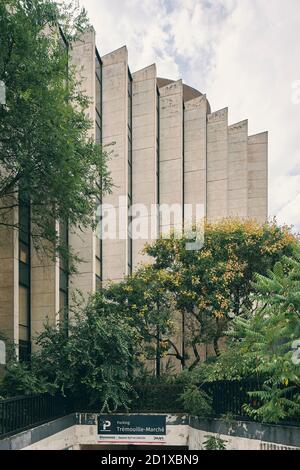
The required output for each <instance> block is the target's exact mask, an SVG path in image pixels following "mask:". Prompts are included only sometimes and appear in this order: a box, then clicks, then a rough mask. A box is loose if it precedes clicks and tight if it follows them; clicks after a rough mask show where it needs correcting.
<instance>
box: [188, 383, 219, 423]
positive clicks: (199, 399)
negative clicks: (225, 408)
mask: <svg viewBox="0 0 300 470" xmlns="http://www.w3.org/2000/svg"><path fill="white" fill-rule="evenodd" d="M181 400H182V402H183V405H184V410H185V411H186V412H187V413H190V414H191V415H194V416H209V415H211V414H212V407H211V405H212V399H211V397H210V396H209V395H208V394H207V393H206V392H204V391H203V390H200V389H199V387H197V386H196V385H189V386H188V387H187V388H186V389H185V390H184V392H183V394H182V395H181Z"/></svg>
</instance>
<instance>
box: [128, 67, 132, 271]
mask: <svg viewBox="0 0 300 470" xmlns="http://www.w3.org/2000/svg"><path fill="white" fill-rule="evenodd" d="M127 140H128V232H127V239H128V253H127V258H128V274H129V275H130V274H132V233H131V223H132V216H131V205H132V76H131V73H130V70H129V69H128V133H127Z"/></svg>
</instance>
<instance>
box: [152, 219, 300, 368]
mask: <svg viewBox="0 0 300 470" xmlns="http://www.w3.org/2000/svg"><path fill="white" fill-rule="evenodd" d="M187 242H188V237H187V236H183V237H177V234H171V237H170V239H165V238H162V239H160V240H158V241H157V242H156V243H154V245H152V246H148V247H146V253H147V254H148V255H150V256H152V257H154V264H153V266H152V268H151V269H152V270H153V271H154V272H157V273H160V277H161V279H164V283H165V285H164V289H165V292H168V293H169V295H172V296H173V299H174V300H175V306H176V310H177V311H180V312H181V314H182V316H183V318H184V322H185V331H186V335H185V336H186V350H189V351H191V352H190V353H189V357H185V358H183V360H182V358H180V357H179V355H178V354H177V351H175V353H176V357H178V358H179V359H181V362H182V364H183V365H184V364H185V362H187V361H186V360H189V364H190V368H191V369H192V368H193V367H196V366H197V365H199V363H200V352H199V346H200V345H201V344H202V345H212V346H213V348H214V352H215V355H216V356H219V354H220V350H221V345H220V340H221V338H222V337H223V336H224V332H225V331H226V329H227V328H228V324H229V323H230V321H231V319H232V317H233V316H235V317H238V316H240V315H242V314H244V313H245V312H247V311H249V310H251V311H254V310H255V309H256V307H257V304H256V302H255V300H253V298H252V293H253V292H254V291H255V286H254V285H253V281H254V279H255V274H256V273H259V274H260V275H266V274H267V272H268V270H269V269H271V268H272V267H273V266H274V264H275V263H276V262H277V261H279V260H280V258H281V257H282V256H283V255H290V254H291V253H292V248H293V246H294V245H295V243H296V238H295V237H294V236H292V235H291V233H290V231H289V229H287V228H286V227H282V228H281V227H278V226H277V225H276V223H275V222H272V223H266V224H264V225H259V224H257V223H255V222H253V221H248V222H246V221H241V220H231V219H228V220H224V221H222V222H220V223H216V224H206V226H205V245H204V247H203V249H202V250H199V251H189V250H187V249H186V245H187ZM191 359H192V361H191ZM235 362H237V361H235ZM237 367H239V365H238V364H237Z"/></svg>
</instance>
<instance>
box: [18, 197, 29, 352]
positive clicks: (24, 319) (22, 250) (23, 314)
mask: <svg viewBox="0 0 300 470" xmlns="http://www.w3.org/2000/svg"><path fill="white" fill-rule="evenodd" d="M19 227H20V229H19V359H20V361H28V360H30V353H31V332H30V328H31V318H30V309H31V306H30V287H31V286H30V268H31V260H30V204H29V202H28V201H26V200H24V199H23V198H22V196H21V195H20V197H19Z"/></svg>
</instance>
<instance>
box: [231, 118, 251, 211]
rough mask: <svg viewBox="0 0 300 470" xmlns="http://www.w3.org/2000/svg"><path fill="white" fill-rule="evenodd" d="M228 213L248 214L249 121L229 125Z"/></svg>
mask: <svg viewBox="0 0 300 470" xmlns="http://www.w3.org/2000/svg"><path fill="white" fill-rule="evenodd" d="M228 215H229V216H230V217H241V218H246V217H247V216H248V121H247V120H245V121H241V122H238V123H235V124H232V125H231V126H229V127H228Z"/></svg>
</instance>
